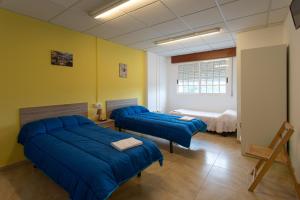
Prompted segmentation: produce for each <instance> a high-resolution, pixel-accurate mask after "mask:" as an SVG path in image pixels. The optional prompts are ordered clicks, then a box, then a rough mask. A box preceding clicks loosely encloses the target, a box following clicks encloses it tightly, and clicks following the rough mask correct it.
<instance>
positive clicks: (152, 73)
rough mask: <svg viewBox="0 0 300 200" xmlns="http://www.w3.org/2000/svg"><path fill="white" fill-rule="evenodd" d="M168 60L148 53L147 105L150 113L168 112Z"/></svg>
mask: <svg viewBox="0 0 300 200" xmlns="http://www.w3.org/2000/svg"><path fill="white" fill-rule="evenodd" d="M166 66H167V60H166V58H165V57H162V56H158V55H156V54H154V53H150V52H147V74H148V76H147V79H148V86H147V87H148V88H147V105H148V109H149V110H150V111H155V112H156V111H159V112H165V111H166V104H167V73H166V72H167V71H166Z"/></svg>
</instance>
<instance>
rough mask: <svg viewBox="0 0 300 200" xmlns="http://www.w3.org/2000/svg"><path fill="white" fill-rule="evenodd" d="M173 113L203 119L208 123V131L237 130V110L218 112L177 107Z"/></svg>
mask: <svg viewBox="0 0 300 200" xmlns="http://www.w3.org/2000/svg"><path fill="white" fill-rule="evenodd" d="M171 114H174V115H180V116H190V117H195V118H198V119H201V120H202V121H204V122H205V123H206V124H207V130H208V131H216V132H217V133H223V132H235V131H236V127H237V113H236V111H235V110H226V111H225V112H223V113H216V112H201V111H195V110H187V109H177V110H174V111H171Z"/></svg>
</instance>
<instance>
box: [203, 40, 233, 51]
mask: <svg viewBox="0 0 300 200" xmlns="http://www.w3.org/2000/svg"><path fill="white" fill-rule="evenodd" d="M209 45H210V46H211V47H212V48H213V50H216V49H225V48H230V47H234V46H235V44H234V43H233V42H232V41H231V40H229V41H224V42H218V43H212V44H209Z"/></svg>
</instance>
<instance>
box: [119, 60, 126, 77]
mask: <svg viewBox="0 0 300 200" xmlns="http://www.w3.org/2000/svg"><path fill="white" fill-rule="evenodd" d="M119 77H120V78H127V65H126V64H123V63H120V64H119Z"/></svg>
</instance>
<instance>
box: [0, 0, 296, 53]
mask: <svg viewBox="0 0 300 200" xmlns="http://www.w3.org/2000/svg"><path fill="white" fill-rule="evenodd" d="M132 1H135V3H134V2H133V3H132V4H131V5H130V6H129V7H126V8H124V9H122V10H121V11H120V12H118V13H116V14H114V15H112V16H110V17H109V18H106V19H101V20H96V19H94V18H92V17H90V16H89V15H88V12H90V11H92V10H94V9H96V8H98V7H99V6H101V5H104V4H105V3H107V2H109V1H108V0H21V1H20V0H2V1H0V7H1V8H4V9H7V10H11V11H13V12H16V13H21V14H24V15H28V16H31V17H34V18H38V19H40V20H43V21H48V22H50V23H53V24H57V25H61V26H64V27H66V28H69V29H72V30H75V31H79V32H83V33H87V34H91V35H95V36H97V37H100V38H104V39H106V40H110V41H112V42H116V43H119V44H123V45H126V46H129V47H133V48H138V49H143V50H147V51H150V52H153V53H156V54H159V55H163V56H172V55H180V54H187V53H193V52H200V51H209V50H214V49H222V48H227V47H233V46H235V40H236V33H237V32H241V31H245V30H250V29H254V28H259V27H265V26H269V25H272V24H277V23H281V22H283V21H284V19H285V17H286V15H287V13H288V6H289V4H290V2H291V0H132ZM215 27H220V28H222V32H221V33H219V34H216V35H213V36H208V37H201V38H197V39H191V40H186V41H184V42H178V43H173V44H168V45H160V46H157V45H155V44H154V43H153V42H154V41H157V40H161V39H166V38H170V37H173V36H178V35H183V34H187V33H191V32H196V31H201V30H207V29H210V28H215Z"/></svg>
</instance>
